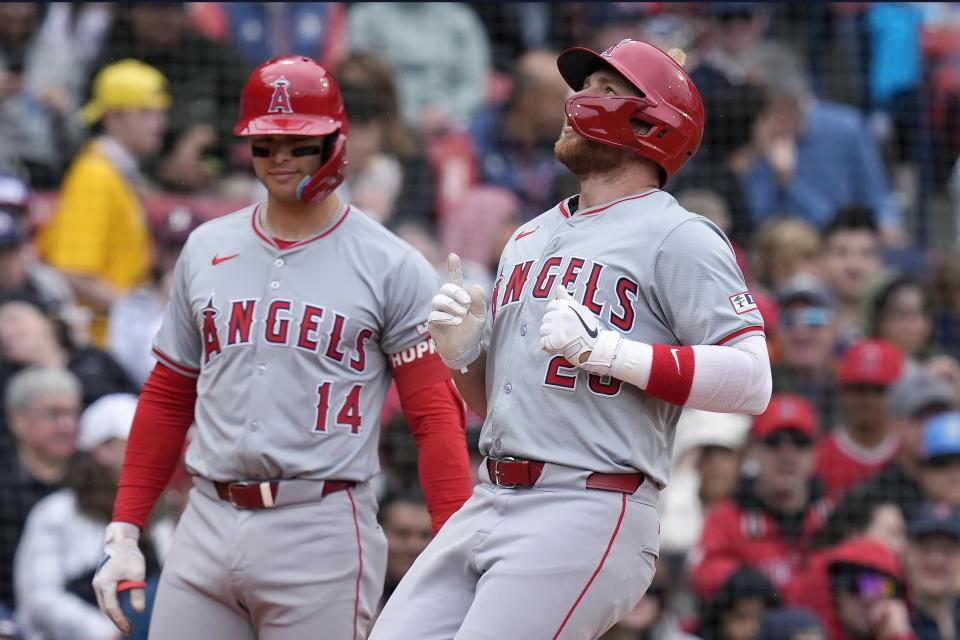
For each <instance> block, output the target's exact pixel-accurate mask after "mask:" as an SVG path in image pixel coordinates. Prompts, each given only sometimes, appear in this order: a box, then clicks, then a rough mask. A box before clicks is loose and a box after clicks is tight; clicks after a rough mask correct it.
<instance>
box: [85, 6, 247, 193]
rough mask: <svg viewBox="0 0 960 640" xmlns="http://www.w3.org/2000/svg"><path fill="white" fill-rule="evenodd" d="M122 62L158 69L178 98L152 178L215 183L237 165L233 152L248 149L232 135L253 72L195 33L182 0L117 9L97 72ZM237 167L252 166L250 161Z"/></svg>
mask: <svg viewBox="0 0 960 640" xmlns="http://www.w3.org/2000/svg"><path fill="white" fill-rule="evenodd" d="M125 58H134V59H137V60H140V61H142V62H144V63H146V64H148V65H151V66H153V67H155V68H156V69H158V70H159V71H160V72H161V73H162V74H163V75H164V76H165V77H166V78H167V80H169V82H170V92H171V94H172V96H173V100H172V102H171V108H170V112H169V125H168V127H167V131H166V134H167V135H166V136H165V140H164V144H163V147H162V153H161V155H160V157H159V160H158V161H157V162H155V163H153V162H151V163H149V164H148V165H147V173H148V174H150V175H152V176H154V177H156V178H157V179H159V180H160V181H161V183H162V184H163V186H164V187H166V188H167V189H171V190H174V191H196V190H199V189H204V188H208V187H212V186H214V180H215V179H216V178H218V177H219V176H220V175H222V174H223V172H224V170H225V169H227V168H232V167H231V163H233V162H234V154H235V153H237V154H239V153H240V152H241V150H245V151H248V150H249V146H248V145H243V144H241V143H239V142H236V141H235V138H234V137H233V125H234V123H235V122H236V117H237V110H238V102H237V96H238V95H240V90H241V89H242V88H243V83H244V81H245V80H246V76H247V71H248V65H247V64H246V63H245V61H244V59H243V56H242V55H241V54H240V53H239V52H237V51H236V50H235V49H234V48H233V46H232V45H230V44H228V43H222V42H215V41H213V40H211V39H209V38H207V37H206V36H203V35H201V34H200V33H198V32H196V31H194V30H193V29H192V28H191V27H190V24H189V16H188V15H187V11H186V7H185V5H184V3H181V2H156V3H151V2H137V3H130V4H126V5H123V6H122V7H121V8H120V9H119V12H118V15H117V20H116V21H115V22H114V24H113V26H112V28H111V29H110V31H109V33H108V34H107V37H106V42H105V43H104V47H103V51H102V53H101V56H100V60H99V61H98V62H97V63H96V64H95V65H94V69H103V68H104V67H106V66H108V64H111V63H112V62H113V61H115V60H123V59H125ZM94 88H96V87H94ZM235 164H236V166H244V167H245V166H247V165H248V163H247V161H246V160H245V159H244V160H242V161H241V160H240V159H237V160H236V162H235Z"/></svg>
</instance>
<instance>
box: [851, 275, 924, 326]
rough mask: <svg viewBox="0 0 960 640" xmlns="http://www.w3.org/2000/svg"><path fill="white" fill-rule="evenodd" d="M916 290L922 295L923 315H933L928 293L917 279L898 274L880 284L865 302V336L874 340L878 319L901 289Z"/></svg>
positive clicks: (878, 323) (878, 324)
mask: <svg viewBox="0 0 960 640" xmlns="http://www.w3.org/2000/svg"><path fill="white" fill-rule="evenodd" d="M908 288H917V289H919V290H920V291H921V292H922V293H923V309H924V313H926V314H928V315H930V314H932V313H933V307H932V301H931V298H930V292H929V290H928V289H927V286H926V284H924V283H923V282H922V281H921V280H919V279H918V278H917V277H915V276H913V275H910V274H906V273H904V274H898V275H894V276H892V277H891V278H890V279H889V280H887V281H886V282H884V283H883V284H881V285H880V286H879V287H878V288H877V289H876V290H875V291H874V293H873V295H871V296H870V298H869V299H868V301H867V334H868V335H869V336H870V337H872V338H876V337H879V333H880V318H881V317H882V316H883V315H884V313H886V310H887V306H888V305H889V304H890V299H891V298H893V296H894V294H895V293H897V292H898V291H900V290H901V289H908Z"/></svg>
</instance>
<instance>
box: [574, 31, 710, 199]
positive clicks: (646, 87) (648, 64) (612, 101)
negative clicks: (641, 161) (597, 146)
mask: <svg viewBox="0 0 960 640" xmlns="http://www.w3.org/2000/svg"><path fill="white" fill-rule="evenodd" d="M557 67H558V68H559V69H560V75H562V76H563V79H564V80H566V81H567V84H568V85H570V87H571V88H572V89H573V90H574V91H580V90H581V89H583V81H584V80H585V79H586V77H587V76H588V75H590V74H591V73H593V72H594V71H598V70H600V69H612V70H614V71H615V72H617V73H619V74H620V75H621V76H623V77H624V78H626V80H627V82H629V83H630V84H632V85H633V86H634V87H636V88H637V90H639V91H640V97H635V96H613V95H604V96H587V95H574V96H571V97H570V99H569V100H567V104H566V110H567V120H568V121H569V123H570V126H572V127H573V129H574V131H576V132H577V133H579V134H580V135H581V136H583V137H584V138H588V139H590V140H594V141H596V142H600V143H602V144H607V145H611V146H614V147H620V148H622V149H629V150H630V151H635V152H636V153H638V154H640V155H641V156H643V157H644V158H649V159H650V160H653V161H654V162H656V163H657V165H659V167H660V169H661V170H662V173H661V176H660V186H663V184H664V183H665V182H666V181H667V179H668V178H669V177H670V176H672V175H673V174H674V173H676V172H677V171H679V170H680V168H681V167H682V166H683V165H684V164H686V163H687V160H689V159H690V158H691V157H692V156H693V154H694V153H696V151H697V148H698V147H699V146H700V139H701V138H702V137H703V102H702V101H701V100H700V93H699V92H698V91H697V88H696V87H695V86H694V84H693V81H692V80H691V79H690V76H688V75H687V73H686V72H685V71H684V70H683V67H681V66H680V65H679V64H677V62H676V61H675V60H674V59H673V58H671V57H670V56H669V55H668V54H666V53H664V52H663V51H661V50H660V49H658V48H657V47H655V46H653V45H652V44H648V43H646V42H641V41H639V40H621V41H620V42H619V43H617V44H615V45H613V46H612V47H610V48H609V49H607V50H606V51H604V52H603V53H600V54H598V53H596V52H594V51H591V50H590V49H585V48H582V47H574V48H572V49H567V50H566V51H564V52H563V53H561V54H560V57H559V58H557ZM635 121H639V123H641V124H644V125H648V128H647V130H646V131H644V132H643V133H640V132H638V131H637V129H636V128H635V127H634V122H635Z"/></svg>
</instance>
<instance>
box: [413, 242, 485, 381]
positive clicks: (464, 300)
mask: <svg viewBox="0 0 960 640" xmlns="http://www.w3.org/2000/svg"><path fill="white" fill-rule="evenodd" d="M447 272H448V274H449V278H450V281H449V282H447V283H446V284H445V285H443V286H442V287H440V292H439V293H437V295H435V296H434V297H433V302H432V303H431V304H430V315H429V316H427V328H428V329H429V330H430V337H432V338H433V342H434V343H435V344H436V345H437V353H439V354H440V357H441V358H443V361H444V363H446V365H447V366H448V367H450V368H451V369H461V370H462V369H465V368H466V367H467V366H468V365H469V364H470V363H471V362H473V361H474V360H476V359H477V358H478V357H479V356H480V339H481V337H482V335H483V325H484V323H485V322H486V320H487V304H486V302H485V301H484V298H483V287H481V286H480V285H477V284H475V285H473V286H472V287H470V291H469V292H468V291H467V290H466V289H464V288H463V273H462V271H461V268H460V256H458V255H457V254H455V253H451V254H450V255H449V256H448V257H447Z"/></svg>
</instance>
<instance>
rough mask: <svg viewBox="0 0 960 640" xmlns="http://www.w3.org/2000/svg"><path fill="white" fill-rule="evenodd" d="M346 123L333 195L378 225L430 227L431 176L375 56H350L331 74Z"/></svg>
mask: <svg viewBox="0 0 960 640" xmlns="http://www.w3.org/2000/svg"><path fill="white" fill-rule="evenodd" d="M335 75H336V78H337V81H338V82H339V86H340V93H341V94H342V95H343V103H344V106H345V107H346V110H347V117H348V118H350V134H349V137H350V144H348V145H347V176H346V179H345V180H344V182H343V183H342V184H341V185H340V187H339V188H338V190H337V192H338V193H340V195H341V198H342V199H343V200H344V202H350V203H352V204H354V205H356V206H357V207H358V208H360V209H361V210H362V211H363V212H364V213H366V214H369V215H370V216H372V217H373V218H375V219H377V220H379V221H380V222H382V223H383V224H400V223H403V222H409V221H414V222H418V223H420V224H424V225H426V226H428V227H430V228H432V225H433V224H434V222H435V220H434V216H435V211H436V208H437V195H436V189H435V185H434V175H433V172H432V169H431V166H430V164H429V163H428V162H427V160H426V158H425V157H424V154H423V149H422V147H421V145H420V144H419V141H418V140H417V139H416V137H415V136H414V135H413V133H412V132H411V131H410V130H409V129H408V127H407V125H406V123H404V121H403V119H402V118H401V116H400V104H399V100H398V98H397V89H396V86H395V84H394V81H393V74H392V72H391V70H390V67H389V66H388V65H387V63H386V62H385V61H384V60H383V58H381V57H379V56H378V55H375V54H374V53H367V52H355V53H351V54H350V55H349V56H347V58H346V59H345V60H344V61H343V63H342V64H341V65H340V67H339V68H338V69H337V71H336V72H335Z"/></svg>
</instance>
